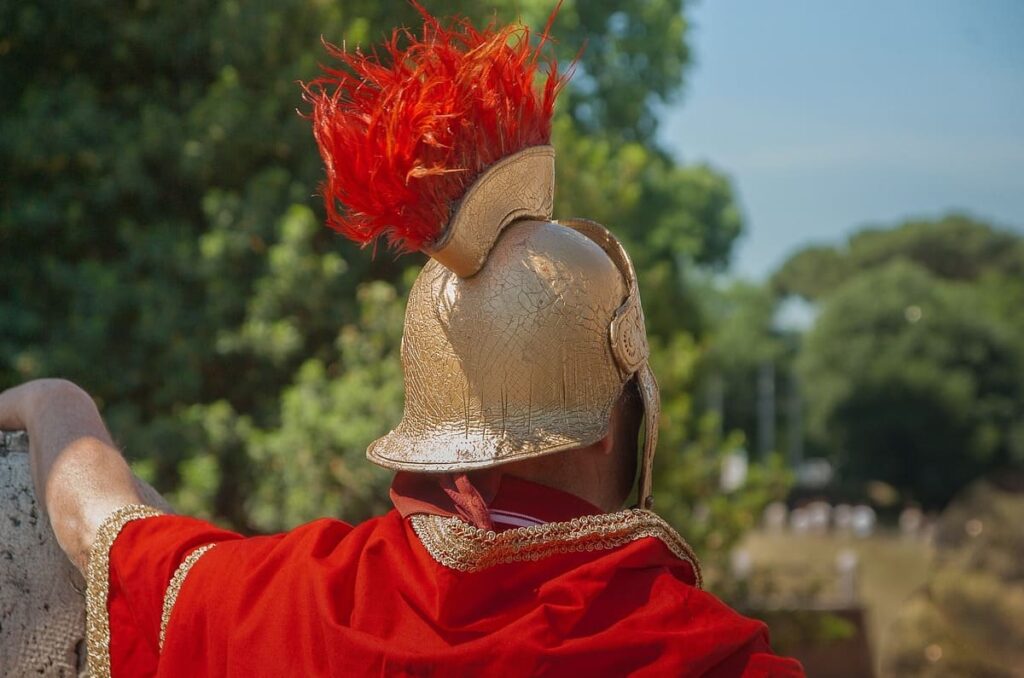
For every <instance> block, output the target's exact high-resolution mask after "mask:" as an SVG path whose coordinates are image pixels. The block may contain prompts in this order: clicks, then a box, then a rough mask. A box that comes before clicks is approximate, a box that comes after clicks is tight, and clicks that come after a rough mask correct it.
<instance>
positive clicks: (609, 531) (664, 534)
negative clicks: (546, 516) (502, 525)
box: [410, 509, 702, 587]
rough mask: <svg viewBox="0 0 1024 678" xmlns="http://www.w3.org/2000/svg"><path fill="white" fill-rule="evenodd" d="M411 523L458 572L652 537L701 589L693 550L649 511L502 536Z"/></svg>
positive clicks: (421, 520)
mask: <svg viewBox="0 0 1024 678" xmlns="http://www.w3.org/2000/svg"><path fill="white" fill-rule="evenodd" d="M410 521H411V523H412V529H413V530H414V531H415V532H416V536H418V537H419V538H420V541H421V542H423V546H424V547H425V548H426V549H427V552H428V553H430V555H431V557H433V559H434V560H436V561H437V562H439V563H440V564H442V565H444V566H445V567H449V568H451V569H453V570H459V571H461V572H477V571H479V570H483V569H486V568H488V567H493V566H495V565H503V564H505V563H513V562H520V561H533V560H541V559H542V558H547V557H549V556H552V555H555V554H559V553H578V552H581V551H606V550H609V549H614V548H618V547H619V546H623V545H625V544H628V543H629V542H632V541H635V540H637V539H643V538H644V537H654V538H655V539H659V540H661V542H662V543H664V544H665V546H667V547H668V549H669V550H670V551H671V552H672V553H673V554H675V555H676V556H677V557H678V558H680V559H682V560H685V561H686V562H688V563H690V565H691V567H693V573H694V575H695V576H696V578H697V586H698V587H700V586H701V585H702V577H701V571H700V563H699V562H698V561H697V556H696V554H694V552H693V549H692V548H690V545H689V544H687V543H686V542H685V541H684V540H683V538H682V537H680V536H679V534H678V533H677V532H676V531H675V530H673V529H672V528H671V526H669V524H668V523H666V522H665V521H664V520H663V519H662V518H661V517H660V516H658V515H657V514H655V513H652V512H650V511H643V510H640V509H628V510H625V511H619V512H618V513H602V514H598V515H592V516H581V517H579V518H573V519H572V520H569V521H566V522H560V523H545V524H543V525H533V526H530V527H517V528H515V529H512V530H507V531H505V532H492V531H488V530H481V529H480V528H478V527H474V526H472V525H469V524H467V523H464V522H463V521H461V520H460V519H458V518H456V517H450V518H445V517H442V516H435V515H429V514H417V515H414V516H412V518H410Z"/></svg>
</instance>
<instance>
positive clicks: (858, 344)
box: [798, 258, 1024, 507]
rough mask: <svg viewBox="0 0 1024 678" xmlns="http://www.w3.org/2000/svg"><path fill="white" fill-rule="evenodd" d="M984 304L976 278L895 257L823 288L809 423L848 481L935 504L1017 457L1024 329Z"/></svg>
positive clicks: (805, 356)
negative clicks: (943, 274) (883, 485)
mask: <svg viewBox="0 0 1024 678" xmlns="http://www.w3.org/2000/svg"><path fill="white" fill-rule="evenodd" d="M987 308H988V304H987V301H986V299H985V294H984V292H983V289H982V288H979V287H978V286H976V285H973V284H968V283H963V282H956V281H951V280H944V279H942V278H939V277H937V276H936V275H934V274H932V273H930V272H929V271H928V269H926V268H925V267H924V266H922V265H921V264H918V263H914V262H912V261H908V260H906V259H902V258H896V259H893V260H891V261H889V262H888V263H886V264H884V265H880V266H878V267H876V268H872V269H869V270H866V271H863V272H861V273H860V274H858V275H856V276H854V277H851V278H850V279H849V280H847V281H846V282H845V283H843V284H842V285H840V286H839V287H838V288H837V289H836V290H834V291H833V292H832V293H831V294H830V295H829V296H827V297H826V298H825V299H824V301H823V304H822V310H821V314H820V316H819V318H818V320H817V323H816V325H815V327H814V328H813V329H812V330H811V331H810V332H809V334H808V335H807V337H806V339H805V342H804V346H803V349H802V352H801V355H800V357H799V359H798V369H799V371H800V373H801V375H802V382H803V383H804V384H805V385H806V387H805V388H806V394H807V407H808V425H809V433H810V435H811V436H812V437H813V438H814V439H815V440H816V441H817V443H818V444H819V445H820V446H821V447H822V449H825V450H828V451H829V453H830V454H831V455H832V456H833V458H834V459H835V461H836V462H838V464H839V466H840V469H841V473H842V475H843V476H844V478H845V479H846V480H847V481H848V482H858V481H867V480H871V479H878V480H883V481H885V482H888V483H890V484H892V485H894V486H895V487H896V488H898V489H900V490H902V491H904V493H905V495H906V496H907V497H908V498H911V499H914V500H916V501H920V502H922V503H924V504H925V505H926V506H932V507H936V506H942V505H944V504H945V503H946V502H947V501H948V500H949V499H950V497H952V496H953V494H954V493H955V492H956V491H957V490H958V489H959V488H960V487H962V486H963V485H964V483H965V482H968V481H970V480H971V479H973V478H976V477H978V476H979V475H981V474H983V473H984V472H986V471H988V470H991V469H994V468H1002V467H1006V466H1010V465H1021V464H1022V463H1024V444H1022V443H1024V432H1022V430H1021V427H1022V422H1024V340H1022V336H1021V335H1019V334H1017V333H1015V332H1014V331H1013V328H1012V326H1011V325H1010V324H1008V323H1007V322H1006V321H1005V320H1004V319H1003V318H1001V317H999V316H997V315H995V314H993V313H991V312H987Z"/></svg>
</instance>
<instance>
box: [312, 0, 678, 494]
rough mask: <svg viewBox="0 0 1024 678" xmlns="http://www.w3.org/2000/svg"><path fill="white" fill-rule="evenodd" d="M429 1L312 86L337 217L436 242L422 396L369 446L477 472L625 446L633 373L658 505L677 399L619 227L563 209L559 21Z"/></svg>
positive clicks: (385, 454)
mask: <svg viewBox="0 0 1024 678" xmlns="http://www.w3.org/2000/svg"><path fill="white" fill-rule="evenodd" d="M421 12H422V13H423V15H424V30H423V37H422V38H419V37H416V36H414V35H413V34H411V33H408V32H407V33H404V34H402V35H403V36H404V38H405V40H404V43H406V44H404V46H403V45H402V44H400V43H403V41H401V40H399V39H398V38H397V37H396V40H394V41H392V42H390V43H388V45H387V46H386V50H387V52H389V56H390V59H385V60H381V59H379V58H378V57H377V55H376V53H363V52H358V51H357V52H345V51H343V50H333V54H334V56H336V57H337V58H338V59H339V60H340V61H341V65H342V67H341V68H326V69H325V75H324V77H323V78H321V79H320V80H317V81H315V82H313V83H311V84H310V85H309V86H308V87H307V90H306V91H307V97H308V100H309V101H310V103H311V104H312V105H313V111H312V115H311V118H312V122H313V128H314V133H315V135H316V138H317V142H318V144H319V146H320V151H321V154H322V156H323V158H324V164H325V168H326V171H327V181H326V182H325V184H324V187H323V188H324V198H325V204H326V206H327V212H328V216H329V225H331V226H332V227H334V228H336V229H337V230H339V231H341V232H343V233H345V234H346V235H348V236H349V237H351V238H353V239H355V240H357V241H359V242H362V243H367V242H369V241H371V240H373V239H375V238H377V237H379V236H385V237H387V238H388V239H389V241H390V242H391V243H392V244H395V245H397V246H399V247H404V248H406V249H420V250H421V251H423V252H425V253H427V254H428V255H429V256H430V257H431V261H429V262H428V263H427V264H426V265H425V266H424V268H423V270H422V271H421V273H420V275H419V277H418V278H417V280H416V283H415V284H414V286H413V289H412V291H411V294H410V298H409V303H408V306H407V310H406V325H405V332H404V335H403V339H402V362H403V368H404V374H405V386H406V402H405V412H404V415H403V418H402V421H401V422H400V423H399V425H398V426H397V427H396V428H395V429H394V430H393V431H391V432H390V433H389V434H388V435H386V436H384V437H383V438H381V439H380V440H377V441H376V442H374V443H373V444H371V446H370V448H369V449H368V450H367V456H368V457H369V458H370V459H371V460H372V461H374V462H376V463H378V464H380V465H382V466H385V467H388V468H393V469H397V470H403V471H414V472H422V473H462V472H468V471H472V470H476V469H487V468H492V467H496V466H504V465H509V464H514V463H518V462H522V461H525V460H528V459H539V458H542V457H545V456H549V455H556V456H557V455H559V454H562V455H565V454H567V453H569V451H573V453H579V451H580V450H586V449H588V448H593V447H594V446H595V445H597V446H598V447H600V446H601V441H602V440H605V439H607V440H609V441H611V442H612V443H613V444H612V445H611V447H612V448H615V449H619V448H621V447H622V445H616V444H614V442H615V439H616V438H617V437H618V436H621V435H625V434H623V433H620V432H618V429H617V422H618V421H619V420H620V419H623V420H625V419H629V420H630V421H633V422H635V420H636V419H637V418H638V417H636V416H631V417H625V416H620V415H623V414H624V412H625V411H624V410H622V408H620V407H619V406H618V405H617V403H619V400H620V396H621V395H622V394H623V392H624V389H623V387H624V386H625V385H626V384H627V382H631V381H632V382H633V383H635V387H634V388H633V389H632V391H635V392H639V393H640V399H641V400H642V402H643V405H644V407H643V412H644V414H643V424H644V427H645V431H646V435H645V445H644V453H643V454H642V455H641V462H640V469H641V474H640V476H641V480H640V495H641V502H640V503H641V504H642V505H643V504H645V499H646V498H647V497H648V495H649V490H650V478H649V469H650V458H651V456H652V454H653V450H654V446H655V443H656V440H657V435H656V431H657V426H656V424H657V415H658V410H659V406H658V402H657V400H658V394H657V386H656V384H655V382H654V377H653V375H652V374H651V372H650V368H649V367H648V364H647V355H648V346H647V338H646V331H645V329H644V318H643V311H642V310H641V307H640V298H639V291H638V289H637V284H636V275H635V272H634V270H633V266H632V263H631V262H630V260H629V257H628V255H627V254H626V252H625V250H624V249H623V247H622V245H621V244H620V243H619V242H618V240H616V239H615V237H614V236H613V235H612V234H611V233H609V232H608V231H607V230H606V229H605V228H604V227H602V226H600V225H598V224H595V223H593V222H589V221H585V220H571V221H560V222H556V221H552V220H551V219H552V214H551V211H552V204H553V192H554V149H553V148H551V146H549V145H547V144H548V142H549V139H550V131H551V124H550V123H551V115H552V111H553V106H554V98H555V95H556V93H557V91H558V90H559V89H560V87H561V86H562V84H563V83H564V82H565V80H566V79H567V77H568V73H567V72H561V71H559V70H558V68H557V64H555V63H554V60H553V59H552V58H550V57H549V55H547V54H546V53H545V52H546V48H545V43H546V33H545V34H544V35H542V36H541V39H540V41H539V43H538V44H534V43H532V42H531V41H530V34H529V31H528V30H527V29H526V28H525V27H524V26H522V25H515V26H512V27H504V28H499V27H496V26H494V25H491V26H488V27H487V28H485V29H484V30H477V29H475V28H474V27H473V26H471V25H470V24H469V23H468V22H467V21H465V20H454V22H453V23H452V24H451V25H450V26H445V25H442V24H441V22H439V21H437V20H436V19H434V18H433V17H430V16H429V15H428V14H426V13H425V11H424V10H422V9H421ZM544 63H548V64H549V69H548V73H547V76H546V78H543V85H542V86H541V87H539V88H538V87H537V86H536V84H537V83H536V80H537V78H535V76H536V75H538V71H539V67H540V65H541V64H544ZM570 71H571V69H570ZM399 133H401V134H400V135H399V136H395V135H396V134H399ZM342 204H344V208H343V209H342V208H340V206H341V205H342ZM633 437H634V439H635V435H634V436H633ZM632 445H635V442H634V443H632V444H629V445H628V446H632ZM606 457H607V459H611V460H616V459H618V457H616V456H609V455H606ZM633 457H634V458H635V455H633ZM562 459H563V460H565V459H566V457H564V456H563V457H562ZM631 463H632V462H631ZM620 470H621V469H620ZM614 475H615V476H616V477H618V476H619V475H622V474H621V473H618V472H616V473H615V474H614ZM627 475H633V474H632V473H627ZM623 482H626V481H623Z"/></svg>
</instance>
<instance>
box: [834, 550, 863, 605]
mask: <svg viewBox="0 0 1024 678" xmlns="http://www.w3.org/2000/svg"><path fill="white" fill-rule="evenodd" d="M859 567H860V557H859V556H858V555H857V552H856V551H854V550H853V549H843V550H842V551H840V552H839V553H838V554H836V572H837V573H838V575H839V599H840V601H841V602H842V604H844V605H848V606H852V605H855V604H856V603H857V570H858V568H859Z"/></svg>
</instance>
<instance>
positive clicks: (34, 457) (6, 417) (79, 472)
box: [0, 379, 143, 572]
mask: <svg viewBox="0 0 1024 678" xmlns="http://www.w3.org/2000/svg"><path fill="white" fill-rule="evenodd" d="M0 429H7V430H16V429H25V430H27V431H28V436H29V448H30V449H29V453H30V455H31V468H32V479H33V482H34V484H35V489H36V496H37V498H38V501H39V503H40V504H41V505H42V506H45V507H46V512H47V514H48V515H49V517H50V524H51V525H52V527H53V531H54V534H55V535H56V537H57V542H58V543H59V544H60V546H61V548H62V549H63V550H64V552H65V553H66V554H67V555H68V558H70V559H71V562H73V563H74V564H75V566H76V567H78V569H79V570H81V571H83V572H84V571H85V567H86V564H87V562H88V558H89V549H90V548H91V546H92V543H93V540H94V539H95V537H96V531H97V530H98V529H99V527H100V524H101V523H102V522H103V519H104V518H106V517H107V516H108V515H110V513H111V512H112V511H114V510H116V509H118V508H120V507H122V506H125V505H127V504H140V503H143V501H142V499H141V497H140V496H139V492H138V489H137V486H136V484H135V479H134V476H133V475H132V473H131V470H130V469H129V467H128V464H127V463H126V462H125V460H124V458H123V457H122V456H121V453H120V452H119V451H118V450H117V448H116V447H114V443H113V441H112V440H111V438H110V434H109V433H108V432H107V429H106V427H105V426H104V425H103V419H102V418H101V417H100V414H99V411H98V410H97V409H96V405H95V403H94V402H93V400H92V398H91V397H90V396H89V394H88V393H86V392H85V391H83V390H82V389H81V388H79V387H78V386H76V385H74V384H72V383H71V382H70V381H66V380H63V379H40V380H36V381H30V382H28V383H26V384H22V385H21V386H16V387H14V388H11V389H8V390H6V391H4V392H2V393H0Z"/></svg>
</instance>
